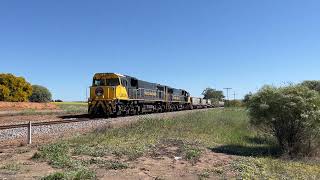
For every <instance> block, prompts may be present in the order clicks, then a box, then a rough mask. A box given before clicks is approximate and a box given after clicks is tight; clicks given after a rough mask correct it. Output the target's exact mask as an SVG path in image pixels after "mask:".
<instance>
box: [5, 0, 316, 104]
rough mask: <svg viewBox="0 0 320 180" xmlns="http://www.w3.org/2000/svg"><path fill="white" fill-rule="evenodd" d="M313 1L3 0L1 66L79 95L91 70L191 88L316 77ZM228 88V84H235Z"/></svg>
mask: <svg viewBox="0 0 320 180" xmlns="http://www.w3.org/2000/svg"><path fill="white" fill-rule="evenodd" d="M319 57H320V1H319V0H101V1H88V0H45V1H44V0H37V1H35V0H28V1H21V0H19V1H18V0H2V1H1V2H0V72H5V73H13V74H15V75H18V76H24V77H26V79H27V80H28V81H29V82H31V83H32V84H40V85H44V86H46V87H48V88H49V89H50V90H51V92H52V93H53V96H54V98H55V99H58V98H59V99H63V100H69V101H71V100H84V99H85V98H86V87H88V86H89V85H90V84H91V79H92V76H93V74H94V73H96V72H118V73H122V74H128V75H131V76H135V77H137V78H140V79H143V80H147V81H151V82H157V83H161V84H165V85H170V86H172V87H176V88H184V89H186V90H189V91H190V92H191V94H192V95H193V96H200V94H201V92H202V90H203V89H204V88H206V87H209V86H210V87H213V88H217V89H222V88H224V87H232V88H233V90H234V91H235V92H236V94H237V98H242V97H243V95H244V94H246V93H247V92H249V91H256V90H257V89H258V88H260V87H261V86H262V85H263V84H273V85H280V84H282V83H286V82H299V81H302V80H305V79H319V77H320V58H319ZM233 90H232V93H233Z"/></svg>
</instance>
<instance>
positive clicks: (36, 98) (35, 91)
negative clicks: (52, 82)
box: [29, 85, 52, 102]
mask: <svg viewBox="0 0 320 180" xmlns="http://www.w3.org/2000/svg"><path fill="white" fill-rule="evenodd" d="M51 97H52V95H51V93H50V91H49V90H48V89H47V88H45V87H43V86H39V85H33V86H32V95H31V96H30V97H29V100H30V101H31V102H50V101H51Z"/></svg>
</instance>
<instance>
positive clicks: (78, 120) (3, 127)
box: [0, 119, 92, 130]
mask: <svg viewBox="0 0 320 180" xmlns="http://www.w3.org/2000/svg"><path fill="white" fill-rule="evenodd" d="M84 121H92V119H70V120H59V121H47V122H34V123H32V126H46V125H53V124H66V123H75V122H84ZM28 126H29V124H28V123H25V124H12V125H4V126H0V130H5V129H15V128H24V127H28Z"/></svg>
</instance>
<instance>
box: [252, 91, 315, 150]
mask: <svg viewBox="0 0 320 180" xmlns="http://www.w3.org/2000/svg"><path fill="white" fill-rule="evenodd" d="M248 109H249V115H250V117H251V123H252V124H253V125H255V126H256V127H260V128H261V129H262V130H264V131H266V132H268V133H271V134H273V135H274V136H275V137H276V138H277V140H278V143H279V146H280V147H281V149H282V150H283V151H284V152H287V153H288V154H289V155H291V156H296V155H312V154H315V153H316V152H317V151H318V150H319V146H320V134H319V132H320V94H319V93H317V92H316V91H313V90H310V89H309V88H307V87H306V86H302V85H290V86H287V87H281V88H276V87H273V86H264V87H263V88H261V89H260V90H259V91H258V92H257V93H256V94H254V95H252V97H251V98H250V100H249V102H248Z"/></svg>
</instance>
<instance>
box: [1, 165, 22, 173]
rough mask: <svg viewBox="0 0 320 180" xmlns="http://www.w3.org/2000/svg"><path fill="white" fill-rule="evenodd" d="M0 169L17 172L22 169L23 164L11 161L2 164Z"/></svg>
mask: <svg viewBox="0 0 320 180" xmlns="http://www.w3.org/2000/svg"><path fill="white" fill-rule="evenodd" d="M0 169H3V170H6V171H10V172H17V171H19V170H20V169H21V165H20V164H17V163H9V164H6V165H4V166H1V167H0Z"/></svg>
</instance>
